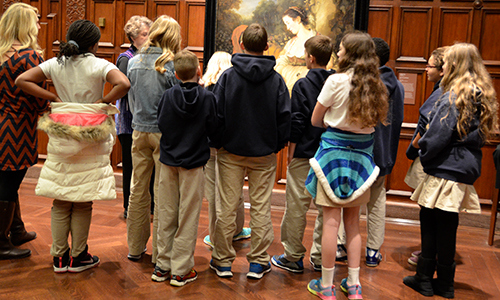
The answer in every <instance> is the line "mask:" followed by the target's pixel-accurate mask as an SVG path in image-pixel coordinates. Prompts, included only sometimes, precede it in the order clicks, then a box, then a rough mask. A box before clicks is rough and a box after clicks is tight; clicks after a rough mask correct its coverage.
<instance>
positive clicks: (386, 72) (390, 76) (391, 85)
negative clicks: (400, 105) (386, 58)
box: [379, 66, 398, 98]
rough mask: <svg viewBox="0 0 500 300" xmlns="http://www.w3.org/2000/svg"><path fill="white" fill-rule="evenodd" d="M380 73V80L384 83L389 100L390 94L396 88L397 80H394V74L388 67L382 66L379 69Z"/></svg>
mask: <svg viewBox="0 0 500 300" xmlns="http://www.w3.org/2000/svg"><path fill="white" fill-rule="evenodd" d="M379 71H380V79H382V81H383V82H384V84H385V86H386V87H387V91H388V92H389V98H391V96H392V94H393V93H394V91H395V90H396V88H397V87H398V79H397V78H396V74H394V72H393V71H392V69H391V68H389V67H388V66H382V67H380V68H379Z"/></svg>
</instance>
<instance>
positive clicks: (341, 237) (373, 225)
mask: <svg viewBox="0 0 500 300" xmlns="http://www.w3.org/2000/svg"><path fill="white" fill-rule="evenodd" d="M385 177H386V176H380V177H378V178H377V180H375V182H374V183H373V184H372V186H371V187H370V201H369V202H368V203H367V204H366V229H367V233H368V235H367V239H366V247H368V248H371V249H374V250H379V249H380V247H382V244H383V243H384V236H385V208H386V190H385ZM337 243H338V244H344V245H345V243H346V241H345V230H344V222H341V226H340V227H339V234H338V240H337Z"/></svg>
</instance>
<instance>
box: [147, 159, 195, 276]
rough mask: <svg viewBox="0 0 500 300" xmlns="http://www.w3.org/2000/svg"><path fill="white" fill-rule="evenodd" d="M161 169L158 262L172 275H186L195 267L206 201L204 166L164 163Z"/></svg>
mask: <svg viewBox="0 0 500 300" xmlns="http://www.w3.org/2000/svg"><path fill="white" fill-rule="evenodd" d="M157 170H158V169H157ZM159 171H160V172H159V173H160V182H159V187H158V193H159V197H158V202H157V208H158V241H157V245H158V256H157V259H156V264H157V266H159V267H160V269H162V270H170V272H171V274H172V275H180V276H183V275H186V274H188V273H189V271H190V270H191V269H192V268H193V267H194V249H195V247H196V236H197V233H198V220H199V218H200V210H201V203H202V201H203V181H204V176H203V167H199V168H195V169H190V170H187V169H184V168H181V167H171V166H167V165H164V164H161V167H160V169H159ZM155 211H156V210H155Z"/></svg>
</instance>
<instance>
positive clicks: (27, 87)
mask: <svg viewBox="0 0 500 300" xmlns="http://www.w3.org/2000/svg"><path fill="white" fill-rule="evenodd" d="M44 80H47V77H46V76H45V74H44V73H43V71H42V69H40V67H35V68H31V69H29V70H28V71H26V72H24V73H23V74H21V75H19V77H17V79H16V85H17V86H18V87H19V88H20V89H21V90H23V91H24V92H26V93H28V94H31V95H33V96H35V97H38V98H42V99H47V100H49V101H51V102H62V101H61V99H59V97H58V96H57V95H56V94H54V93H52V92H51V91H48V90H46V89H44V88H42V87H41V86H39V85H38V84H37V83H39V82H42V81H44Z"/></svg>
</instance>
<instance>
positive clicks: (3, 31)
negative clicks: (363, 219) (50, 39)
mask: <svg viewBox="0 0 500 300" xmlns="http://www.w3.org/2000/svg"><path fill="white" fill-rule="evenodd" d="M37 23H38V9H37V8H36V7H33V6H31V5H28V4H25V3H22V2H19V3H14V4H12V5H11V6H9V8H8V9H7V10H6V11H5V12H4V13H3V15H2V18H1V19H0V62H1V63H4V61H5V60H6V59H4V57H5V54H6V53H7V52H8V51H9V50H11V49H12V44H13V43H14V41H16V40H17V41H19V42H20V43H21V47H20V49H26V48H31V49H33V50H35V51H37V52H38V53H39V54H40V55H42V50H41V48H40V46H39V45H38V41H37V37H38V27H37Z"/></svg>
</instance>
